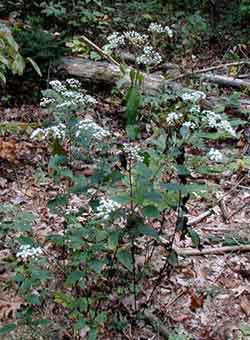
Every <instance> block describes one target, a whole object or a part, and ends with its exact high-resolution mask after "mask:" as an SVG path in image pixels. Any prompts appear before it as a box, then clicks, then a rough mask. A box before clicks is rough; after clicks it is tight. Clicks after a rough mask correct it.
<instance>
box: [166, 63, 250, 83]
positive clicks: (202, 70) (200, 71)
mask: <svg viewBox="0 0 250 340" xmlns="http://www.w3.org/2000/svg"><path fill="white" fill-rule="evenodd" d="M240 65H250V61H247V60H245V61H240V62H234V63H228V64H222V65H217V66H211V67H207V68H203V69H199V70H195V71H192V72H187V73H185V74H181V75H180V76H178V77H175V78H172V79H169V81H176V80H180V79H183V78H186V77H191V76H193V75H195V74H200V73H206V72H210V71H214V70H218V69H220V68H224V67H230V66H240Z"/></svg>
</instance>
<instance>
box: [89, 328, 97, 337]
mask: <svg viewBox="0 0 250 340" xmlns="http://www.w3.org/2000/svg"><path fill="white" fill-rule="evenodd" d="M96 339H97V329H96V328H91V329H90V332H89V335H88V340H96Z"/></svg>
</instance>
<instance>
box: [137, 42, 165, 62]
mask: <svg viewBox="0 0 250 340" xmlns="http://www.w3.org/2000/svg"><path fill="white" fill-rule="evenodd" d="M161 61H162V57H161V55H160V54H159V53H158V52H156V51H155V50H154V49H153V47H152V46H145V47H144V49H143V54H142V55H141V56H139V57H137V58H136V62H137V64H144V65H148V66H150V65H157V64H159V63H160V62H161Z"/></svg>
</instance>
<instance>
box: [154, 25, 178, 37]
mask: <svg viewBox="0 0 250 340" xmlns="http://www.w3.org/2000/svg"><path fill="white" fill-rule="evenodd" d="M148 31H149V32H152V33H159V34H163V33H167V35H168V36H169V38H172V37H173V35H174V32H173V30H172V29H171V28H170V27H168V26H162V25H161V24H158V23H154V22H152V23H151V24H150V25H149V28H148Z"/></svg>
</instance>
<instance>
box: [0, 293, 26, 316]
mask: <svg viewBox="0 0 250 340" xmlns="http://www.w3.org/2000/svg"><path fill="white" fill-rule="evenodd" d="M23 304H24V300H23V299H22V298H21V297H20V296H15V297H13V298H9V299H6V298H5V299H4V298H1V297H0V320H1V321H3V320H7V319H9V318H13V317H14V316H15V314H16V312H17V311H18V310H19V309H20V308H21V306H22V305H23Z"/></svg>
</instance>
